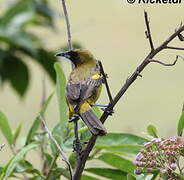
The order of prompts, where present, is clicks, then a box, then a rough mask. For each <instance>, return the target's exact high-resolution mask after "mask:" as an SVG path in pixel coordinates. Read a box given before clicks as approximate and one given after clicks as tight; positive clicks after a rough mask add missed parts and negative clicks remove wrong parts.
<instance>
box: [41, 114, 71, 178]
mask: <svg viewBox="0 0 184 180" xmlns="http://www.w3.org/2000/svg"><path fill="white" fill-rule="evenodd" d="M39 118H40V120H41V121H42V123H43V125H44V128H45V131H46V132H47V134H48V135H49V138H50V140H51V141H52V142H53V143H54V144H55V146H56V147H57V149H58V151H59V152H60V154H61V157H62V160H63V161H64V162H65V163H66V164H67V166H68V169H69V173H70V177H71V180H72V167H71V164H70V162H69V161H68V159H67V157H66V155H65V153H64V151H63V150H62V149H61V147H60V145H59V144H58V142H57V141H56V140H55V138H54V137H53V135H52V133H51V132H50V130H49V128H48V127H47V125H46V123H45V120H44V119H43V117H42V116H41V115H40V116H39Z"/></svg>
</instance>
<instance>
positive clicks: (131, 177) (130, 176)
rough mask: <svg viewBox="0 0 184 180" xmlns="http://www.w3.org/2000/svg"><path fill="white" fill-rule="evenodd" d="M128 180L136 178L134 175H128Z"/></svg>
mask: <svg viewBox="0 0 184 180" xmlns="http://www.w3.org/2000/svg"><path fill="white" fill-rule="evenodd" d="M127 180H136V178H135V176H134V175H132V174H127Z"/></svg>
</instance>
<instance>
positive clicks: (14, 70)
mask: <svg viewBox="0 0 184 180" xmlns="http://www.w3.org/2000/svg"><path fill="white" fill-rule="evenodd" d="M1 75H2V76H4V77H3V78H4V79H8V80H9V81H10V83H11V86H12V87H13V88H14V89H15V90H16V92H17V93H18V94H19V95H21V96H23V95H24V94H25V92H26V90H27V88H28V83H29V71H28V68H27V65H26V64H24V62H22V60H21V59H20V58H18V57H16V56H12V55H7V56H6V58H4V61H3V63H2V71H1Z"/></svg>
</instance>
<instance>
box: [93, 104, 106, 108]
mask: <svg viewBox="0 0 184 180" xmlns="http://www.w3.org/2000/svg"><path fill="white" fill-rule="evenodd" d="M93 106H97V107H102V108H106V107H107V106H108V104H93Z"/></svg>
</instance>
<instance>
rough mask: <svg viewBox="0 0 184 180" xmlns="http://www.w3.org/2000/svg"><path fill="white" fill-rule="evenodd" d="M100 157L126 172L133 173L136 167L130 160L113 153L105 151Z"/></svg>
mask: <svg viewBox="0 0 184 180" xmlns="http://www.w3.org/2000/svg"><path fill="white" fill-rule="evenodd" d="M98 159H99V160H101V161H103V162H105V163H107V164H109V165H111V166H113V167H115V168H117V169H119V170H121V171H123V172H125V173H133V172H134V169H135V168H136V166H135V165H134V164H133V163H132V162H131V161H130V160H127V159H125V158H123V157H121V156H118V155H115V154H112V153H104V154H102V155H101V156H99V157H98Z"/></svg>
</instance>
